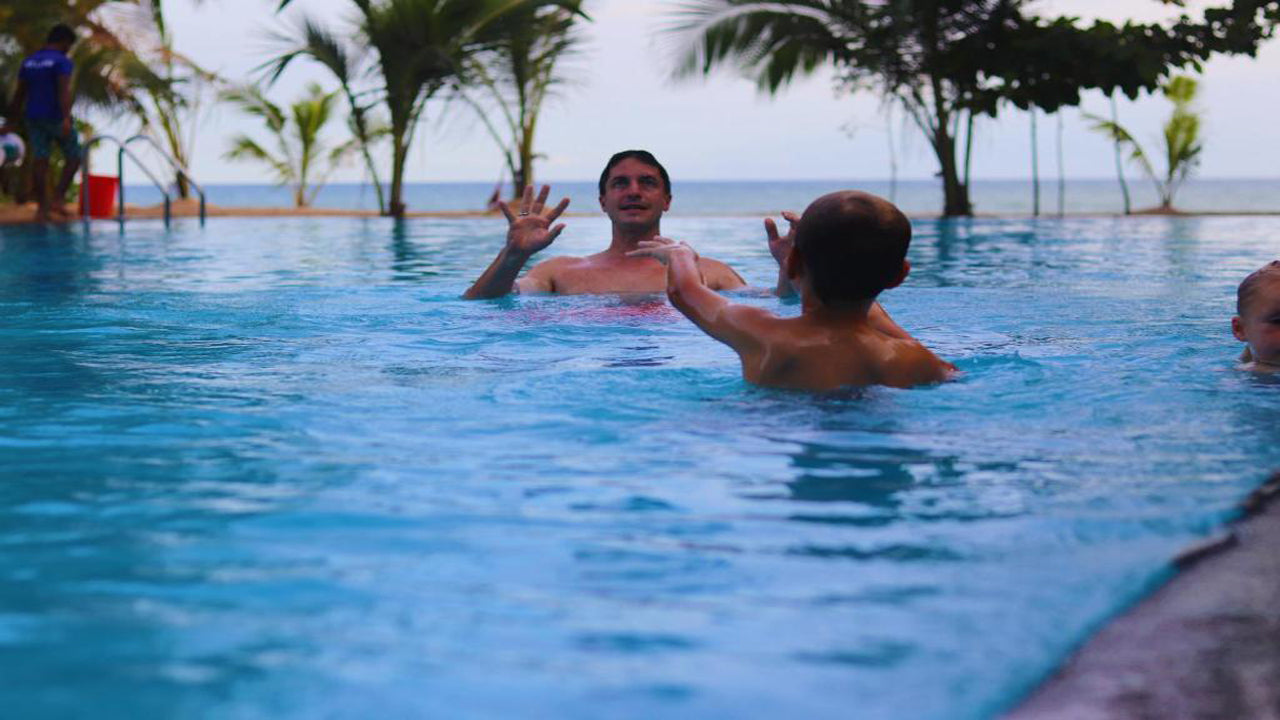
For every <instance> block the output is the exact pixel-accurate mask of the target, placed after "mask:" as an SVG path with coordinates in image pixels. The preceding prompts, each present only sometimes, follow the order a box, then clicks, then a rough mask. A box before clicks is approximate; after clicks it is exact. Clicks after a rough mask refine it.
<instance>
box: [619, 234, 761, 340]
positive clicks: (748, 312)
mask: <svg viewBox="0 0 1280 720" xmlns="http://www.w3.org/2000/svg"><path fill="white" fill-rule="evenodd" d="M627 254H628V255H632V256H637V257H652V258H656V259H657V260H658V261H660V262H661V263H662V264H663V265H666V266H667V297H669V298H670V299H671V304H672V305H675V306H676V309H677V310H679V311H680V312H681V313H683V314H684V316H685V317H687V318H689V319H690V320H692V321H693V324H695V325H697V326H698V327H699V328H701V329H702V331H703V332H705V333H706V334H708V335H710V336H711V337H713V338H715V339H716V340H719V341H720V342H722V343H724V344H726V345H728V346H729V347H731V348H733V349H734V350H736V351H737V352H738V354H740V355H741V354H744V353H748V352H752V351H754V350H756V349H757V348H758V346H759V344H760V343H759V340H758V338H759V337H760V336H761V332H760V328H759V326H760V325H761V323H765V322H768V321H769V320H771V319H773V316H772V315H770V314H769V313H768V312H766V311H765V310H762V309H760V308H756V307H752V306H750V305H735V304H734V303H731V302H729V301H728V300H726V299H725V298H724V297H723V296H721V295H720V294H719V293H717V292H715V291H714V290H712V289H711V288H709V287H707V284H706V283H705V282H704V281H703V278H702V273H701V272H700V271H699V268H698V253H696V252H694V250H693V248H691V247H689V246H688V245H685V244H684V243H677V242H674V241H672V240H669V239H667V238H664V237H656V238H654V239H653V240H642V241H641V242H640V249H638V250H633V251H631V252H630V253H627Z"/></svg>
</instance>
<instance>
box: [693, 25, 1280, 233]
mask: <svg viewBox="0 0 1280 720" xmlns="http://www.w3.org/2000/svg"><path fill="white" fill-rule="evenodd" d="M1027 4H1029V3H1028V2H1027V1H1026V0H893V1H892V2H872V1H871V0H776V1H774V2H763V1H759V0H690V1H688V2H685V3H683V4H682V5H681V6H680V9H679V10H678V11H677V12H676V14H675V16H674V20H675V23H674V29H675V32H676V33H678V34H679V35H680V36H682V37H683V38H684V39H685V41H686V45H685V48H684V51H683V53H682V56H681V63H680V65H679V69H678V72H677V74H678V75H680V76H688V75H696V74H703V75H705V74H708V73H710V72H711V71H712V70H714V69H715V68H717V67H720V66H725V65H728V66H732V67H734V68H736V69H737V70H738V71H739V72H742V73H745V74H746V75H748V76H750V77H753V78H754V79H755V80H756V82H757V84H758V85H759V86H760V87H761V89H762V90H763V91H765V92H768V93H776V92H778V91H779V90H780V89H782V88H784V87H785V86H786V85H787V84H788V83H789V82H791V81H792V80H793V79H794V78H796V77H799V76H803V75H808V74H811V73H812V72H814V71H815V70H817V69H818V68H819V67H823V66H833V67H835V69H836V71H837V72H838V74H839V76H840V78H841V80H842V82H843V84H844V86H845V88H846V89H849V90H861V89H870V90H874V91H876V92H879V93H880V94H881V95H883V96H885V97H886V98H888V99H890V100H891V101H893V102H895V103H897V104H898V105H900V106H901V107H902V108H903V109H904V110H905V111H906V113H907V115H908V116H909V117H910V118H911V119H912V120H913V121H914V123H915V124H916V125H917V126H918V127H919V128H920V130H921V131H922V132H923V133H924V134H925V136H926V137H927V138H928V140H929V144H930V147H931V148H933V150H934V153H935V155H936V157H937V159H938V164H939V170H940V173H939V174H940V175H941V176H942V180H943V189H944V198H945V199H944V202H945V205H944V209H943V212H944V214H945V215H967V214H970V213H971V212H972V208H971V206H970V203H969V197H968V178H967V177H966V178H964V180H961V178H960V175H959V168H958V163H957V162H956V157H955V155H956V150H957V148H956V145H957V138H958V137H959V136H960V134H961V130H962V128H969V127H971V122H972V119H973V117H974V115H990V116H994V115H996V114H997V113H998V112H999V109H1000V107H1001V106H1002V105H1003V104H1005V103H1010V104H1013V105H1015V106H1017V107H1020V108H1023V109H1027V108H1030V107H1038V108H1040V109H1043V110H1045V111H1047V112H1054V111H1056V110H1057V109H1059V108H1060V107H1062V106H1064V105H1077V104H1079V102H1080V94H1081V92H1083V91H1086V90H1090V89H1100V90H1102V91H1104V92H1108V93H1110V92H1113V91H1115V90H1119V91H1121V92H1124V93H1126V94H1128V95H1129V96H1131V97H1133V96H1136V95H1137V94H1138V93H1140V92H1143V91H1152V90H1155V89H1156V88H1157V87H1159V85H1160V84H1161V83H1162V82H1163V80H1164V78H1166V77H1167V76H1168V75H1169V73H1171V72H1172V71H1173V70H1175V69H1177V68H1182V67H1192V68H1196V67H1198V66H1199V63H1200V62H1202V61H1203V60H1205V59H1206V58H1208V57H1209V56H1210V55H1212V54H1214V53H1244V54H1253V53H1254V52H1256V50H1257V47H1258V45H1259V43H1261V42H1262V41H1263V40H1265V39H1266V38H1268V37H1270V35H1271V32H1272V29H1273V27H1274V25H1275V23H1276V22H1277V21H1278V20H1280V2H1277V0H1265V1H1264V0H1236V2H1234V3H1233V4H1232V5H1231V6H1229V7H1226V8H1212V9H1210V10H1207V11H1206V12H1205V15H1204V19H1203V20H1200V21H1196V20H1192V19H1190V18H1187V17H1185V16H1184V17H1182V18H1180V19H1179V20H1177V21H1176V22H1173V23H1171V24H1169V25H1158V24H1134V23H1126V24H1124V25H1121V26H1116V25H1114V24H1111V23H1107V22H1096V23H1093V24H1092V25H1090V26H1087V27H1084V26H1081V25H1080V24H1079V23H1078V21H1077V20H1076V19H1074V18H1066V17H1062V18H1053V19H1045V18H1039V17H1035V16H1032V15H1028V14H1025V13H1024V12H1023V7H1024V6H1025V5H1027ZM971 137H972V136H971V134H970V133H968V132H966V133H965V138H966V141H969V140H971Z"/></svg>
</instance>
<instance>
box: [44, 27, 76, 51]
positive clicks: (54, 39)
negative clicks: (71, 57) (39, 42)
mask: <svg viewBox="0 0 1280 720" xmlns="http://www.w3.org/2000/svg"><path fill="white" fill-rule="evenodd" d="M44 42H45V44H46V45H53V46H56V47H60V48H62V49H63V50H64V51H65V50H70V49H71V46H72V45H75V44H76V31H75V30H72V29H71V27H70V26H68V25H62V24H61V23H59V24H58V25H54V26H53V29H52V30H50V31H49V34H48V35H47V36H45V39H44Z"/></svg>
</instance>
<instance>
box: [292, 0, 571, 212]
mask: <svg viewBox="0 0 1280 720" xmlns="http://www.w3.org/2000/svg"><path fill="white" fill-rule="evenodd" d="M287 4H288V3H287V2H283V3H282V4H281V7H283V6H284V5H287ZM352 4H353V5H354V6H355V10H356V14H355V15H354V17H353V20H354V25H353V26H352V27H351V28H349V31H350V32H349V34H350V36H352V37H354V38H355V39H354V42H355V43H356V44H357V45H358V46H359V47H362V48H367V52H368V55H367V58H368V59H367V61H363V58H364V57H365V56H360V57H357V56H356V55H355V54H353V53H346V51H345V50H343V53H344V54H345V56H346V57H347V58H350V59H351V61H352V62H348V63H345V64H344V63H343V62H338V60H339V59H340V58H338V57H336V56H332V55H330V56H326V55H325V53H329V52H330V49H325V48H321V47H316V48H310V47H307V49H305V50H303V51H296V50H298V49H299V48H301V47H302V46H301V45H300V46H299V48H295V49H294V50H295V51H289V52H286V53H285V54H282V55H280V56H279V57H277V58H276V59H275V60H274V61H272V63H270V65H271V66H272V67H273V68H274V73H275V74H276V75H278V74H279V73H280V72H282V71H283V70H284V68H285V67H286V66H287V65H288V64H289V62H291V61H292V60H293V59H295V58H298V57H304V56H305V57H310V58H312V59H315V60H318V61H320V62H321V63H322V64H324V65H325V66H326V67H328V68H329V69H330V71H332V72H334V73H335V75H338V71H339V70H340V71H341V72H343V73H346V74H345V75H342V76H339V82H340V83H343V82H344V81H343V77H345V78H347V79H346V81H345V83H346V84H345V87H351V88H352V90H351V92H349V93H348V96H349V97H350V98H360V97H363V96H364V94H365V92H368V93H369V94H370V96H372V97H374V98H376V101H375V102H376V104H377V105H380V106H381V107H382V108H383V109H384V110H385V111H386V113H387V118H388V123H389V131H388V132H387V136H388V137H389V139H390V141H391V187H390V192H389V198H388V201H387V212H388V213H390V214H391V215H395V216H402V215H403V214H404V211H405V206H404V202H403V188H404V170H405V163H406V161H407V159H408V154H409V148H410V147H411V145H412V144H413V140H414V135H415V133H416V131H417V128H418V127H419V125H420V121H421V119H422V117H423V113H424V112H425V109H426V106H427V103H428V101H430V100H432V99H435V98H437V96H438V95H440V93H441V91H442V90H446V89H449V88H456V87H460V86H463V85H466V84H468V83H470V82H473V81H472V79H471V77H470V75H469V72H468V70H469V69H470V68H471V67H473V66H474V62H475V58H477V56H478V55H479V54H480V53H483V52H485V51H487V50H488V49H489V48H490V47H491V46H492V44H493V43H494V42H495V40H496V38H495V36H494V35H493V28H494V27H495V26H496V24H497V22H498V21H499V20H500V19H501V18H502V17H503V16H504V15H506V14H507V13H509V12H513V11H516V10H518V9H521V8H527V7H541V6H545V5H557V6H567V7H576V5H577V3H576V2H568V1H563V2H548V1H546V0H352ZM311 25H314V26H316V27H317V28H319V27H320V26H319V24H318V23H315V22H311ZM321 29H323V28H321ZM308 42H309V41H308ZM361 69H363V70H365V72H363V73H361V72H359V70H361ZM353 71H354V72H353ZM357 76H359V77H361V78H363V77H369V76H372V77H374V78H376V82H375V83H374V86H373V87H372V88H368V89H367V90H363V89H355V88H354V85H353V78H354V77H357ZM359 102H360V101H359V100H355V101H351V100H349V103H351V104H352V107H353V109H354V107H355V106H356V105H357V104H359ZM372 104H374V103H370V106H372ZM366 147H367V144H366Z"/></svg>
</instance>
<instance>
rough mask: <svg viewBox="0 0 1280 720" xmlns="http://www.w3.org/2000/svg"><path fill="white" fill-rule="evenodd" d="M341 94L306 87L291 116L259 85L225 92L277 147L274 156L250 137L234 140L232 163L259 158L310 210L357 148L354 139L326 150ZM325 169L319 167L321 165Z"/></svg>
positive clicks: (229, 156) (228, 155)
mask: <svg viewBox="0 0 1280 720" xmlns="http://www.w3.org/2000/svg"><path fill="white" fill-rule="evenodd" d="M337 97H338V92H336V91H335V92H331V93H326V92H325V91H324V90H323V89H322V88H321V87H320V85H319V84H317V83H311V84H310V85H309V86H307V94H306V96H305V97H303V98H302V99H301V100H298V101H297V102H295V103H293V105H292V106H291V107H290V108H289V113H288V114H287V115H286V114H285V112H284V111H283V110H282V109H281V108H280V107H279V106H277V105H276V104H275V103H273V102H271V101H270V100H268V99H267V98H266V96H265V95H263V94H262V91H261V90H259V89H258V88H256V87H248V88H241V89H237V90H230V91H227V92H224V93H223V94H222V98H223V99H224V100H226V101H227V102H230V103H233V104H235V105H237V106H239V107H240V109H241V110H243V111H244V112H246V113H248V114H250V115H254V116H257V117H259V118H261V119H262V121H263V123H264V124H265V125H266V128H267V131H268V132H269V133H270V134H271V136H272V140H273V141H274V143H275V146H276V151H275V152H272V151H270V150H268V149H266V148H265V147H263V146H262V145H261V144H259V143H258V141H256V140H254V139H253V138H251V137H249V136H248V135H244V134H240V135H237V136H236V137H234V138H232V141H231V149H230V150H228V151H227V153H226V155H225V157H226V158H227V159H228V160H256V161H258V162H261V163H264V164H266V165H267V166H269V167H270V168H271V169H272V171H274V173H275V175H276V179H277V180H278V181H279V183H280V184H281V185H292V186H293V202H294V205H295V206H297V207H307V206H308V205H310V204H311V203H312V201H313V200H315V196H316V193H318V192H319V191H320V188H321V187H323V186H324V183H325V180H327V179H328V177H329V174H330V173H332V172H333V171H334V170H335V169H336V168H337V166H338V164H339V163H340V162H341V161H342V160H343V159H344V158H346V157H347V156H348V155H350V154H351V153H352V152H353V151H355V149H356V142H355V141H354V140H350V141H347V142H345V143H342V144H341V145H338V146H336V147H332V148H330V147H327V146H326V145H325V144H324V142H323V141H322V140H321V138H320V133H321V131H322V130H323V129H324V126H325V125H326V124H327V123H328V122H329V119H330V118H331V117H332V115H333V105H334V103H335V102H336V100H337ZM322 162H323V163H324V165H323V166H320V164H321V163H322Z"/></svg>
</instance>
